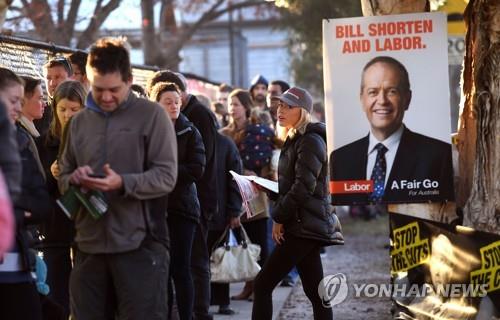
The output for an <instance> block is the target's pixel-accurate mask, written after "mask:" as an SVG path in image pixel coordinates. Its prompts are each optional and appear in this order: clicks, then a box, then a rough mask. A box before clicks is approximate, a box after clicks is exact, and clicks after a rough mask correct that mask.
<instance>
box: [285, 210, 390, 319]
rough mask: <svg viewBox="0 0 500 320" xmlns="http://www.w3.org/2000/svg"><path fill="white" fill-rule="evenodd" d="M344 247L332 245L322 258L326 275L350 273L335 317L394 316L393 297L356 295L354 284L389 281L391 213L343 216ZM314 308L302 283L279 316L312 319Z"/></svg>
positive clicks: (369, 317)
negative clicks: (370, 217) (369, 217)
mask: <svg viewBox="0 0 500 320" xmlns="http://www.w3.org/2000/svg"><path fill="white" fill-rule="evenodd" d="M340 218H341V222H342V226H343V233H344V238H345V245H344V246H332V247H328V248H327V250H326V253H327V254H326V257H324V258H323V268H324V274H325V275H334V274H337V273H343V274H345V275H346V276H347V282H348V287H349V292H348V296H347V298H346V300H345V301H344V302H342V303H340V304H338V305H336V306H334V307H333V315H334V319H340V320H351V319H352V320H359V319H376V320H385V319H391V316H390V307H391V301H390V298H379V297H375V298H369V297H366V296H364V297H354V292H355V290H354V287H353V283H355V284H358V285H361V284H379V283H386V284H389V283H390V258H389V249H388V248H387V247H385V246H387V245H388V244H389V221H388V216H387V215H385V216H382V217H378V218H377V219H374V220H370V221H364V220H361V219H359V218H358V219H353V218H350V217H349V216H342V217H340ZM312 317H313V316H312V307H311V304H310V302H309V300H308V299H307V297H306V296H305V294H304V291H303V290H302V285H301V283H300V281H299V283H298V284H297V285H296V286H295V288H294V289H293V291H292V293H291V294H290V296H289V297H288V300H287V301H286V303H285V305H284V307H283V308H282V310H281V312H280V314H279V316H278V319H284V320H285V319H286V320H290V319H292V320H293V319H300V320H305V319H312Z"/></svg>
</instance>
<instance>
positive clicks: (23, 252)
mask: <svg viewBox="0 0 500 320" xmlns="http://www.w3.org/2000/svg"><path fill="white" fill-rule="evenodd" d="M23 89H24V88H23V81H22V80H21V79H20V78H19V77H18V76H17V75H16V74H15V73H14V72H12V71H11V70H9V69H6V68H0V100H2V102H3V103H4V104H5V105H6V107H7V112H8V115H9V118H10V120H11V123H12V124H14V123H15V121H16V120H17V119H18V117H19V114H20V112H21V101H22V99H23V91H24V90H23ZM16 138H17V144H18V147H19V153H20V156H21V165H22V178H21V194H20V195H19V197H18V198H17V199H16V200H15V201H14V215H15V219H16V238H15V242H14V246H13V247H12V248H10V249H9V252H7V253H6V254H5V255H4V256H3V257H2V259H3V261H2V264H0V313H1V316H2V319H20V320H21V319H22V320H38V319H42V305H41V301H40V297H39V295H38V292H37V289H36V287H35V279H33V277H32V275H31V273H32V272H33V271H34V267H35V254H36V253H35V252H34V251H33V250H32V249H31V248H32V247H33V245H34V244H35V240H34V239H33V236H32V233H31V232H30V230H31V229H30V228H31V227H33V226H35V225H37V224H39V223H40V222H42V221H43V220H44V219H45V218H46V217H47V216H48V214H49V212H50V210H51V204H50V199H49V194H48V192H47V189H46V187H45V177H44V174H43V172H42V170H41V164H40V163H39V160H38V151H37V150H36V146H35V142H34V141H33V138H32V137H31V136H30V134H29V133H28V132H27V131H25V130H24V128H23V127H22V126H21V125H19V124H18V125H17V126H16Z"/></svg>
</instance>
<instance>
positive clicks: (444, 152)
mask: <svg viewBox="0 0 500 320" xmlns="http://www.w3.org/2000/svg"><path fill="white" fill-rule="evenodd" d="M368 143H369V137H368V136H366V137H364V138H362V139H359V140H357V141H354V142H352V143H350V144H348V145H345V146H343V147H341V148H339V149H337V150H334V151H333V152H332V154H331V155H330V177H331V180H332V181H342V180H368V179H370V177H366V165H367V162H368ZM427 179H428V180H430V181H437V182H438V183H439V186H438V187H437V188H436V187H434V186H428V187H425V186H424V180H426V181H427ZM414 182H417V183H418V182H420V183H419V185H418V186H417V185H416V183H414ZM435 190H438V191H439V192H436V191H435ZM368 195H369V193H357V194H333V195H332V201H333V204H367V203H368ZM453 199H454V192H453V168H452V161H451V145H450V144H448V143H445V142H442V141H440V140H437V139H433V138H430V137H426V136H424V135H421V134H418V133H415V132H412V131H410V130H408V129H407V128H405V129H404V131H403V135H402V136H401V141H400V143H399V147H398V150H397V152H396V157H395V159H394V163H393V165H392V168H391V172H390V173H389V179H388V181H387V184H386V187H385V192H384V197H383V198H382V201H383V202H385V203H398V202H403V203H412V202H425V201H442V200H453Z"/></svg>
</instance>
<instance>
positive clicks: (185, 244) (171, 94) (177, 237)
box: [151, 82, 215, 320]
mask: <svg viewBox="0 0 500 320" xmlns="http://www.w3.org/2000/svg"><path fill="white" fill-rule="evenodd" d="M180 93H181V92H180V90H179V87H177V85H176V84H173V83H170V82H159V83H157V84H155V86H154V87H153V89H152V92H151V99H152V100H153V101H156V102H158V103H159V104H160V105H161V106H162V107H163V109H165V111H166V113H167V114H168V116H169V117H170V119H172V121H173V123H174V126H175V133H176V135H177V161H178V173H177V183H176V184H175V188H174V190H172V192H171V193H170V194H169V196H168V209H167V212H168V218H167V224H168V230H169V235H170V275H171V276H172V278H173V280H174V284H175V293H176V301H177V309H178V311H179V318H180V319H181V320H184V319H191V317H192V313H193V306H194V287H193V281H192V277H191V248H192V246H193V241H194V234H195V230H196V224H197V223H198V220H199V218H200V202H199V201H198V193H197V190H196V185H195V182H196V181H197V180H198V179H200V178H201V176H202V175H203V171H204V170H205V161H206V159H205V146H204V145H203V140H202V138H201V134H200V132H199V131H198V130H197V129H196V127H195V126H194V125H193V123H191V122H190V121H189V120H188V118H187V117H186V116H184V115H183V114H182V113H180V110H181V109H180V108H181V97H180ZM214 190H215V188H214ZM169 285H170V281H169ZM171 292H172V290H171V288H169V293H171ZM169 301H172V299H169Z"/></svg>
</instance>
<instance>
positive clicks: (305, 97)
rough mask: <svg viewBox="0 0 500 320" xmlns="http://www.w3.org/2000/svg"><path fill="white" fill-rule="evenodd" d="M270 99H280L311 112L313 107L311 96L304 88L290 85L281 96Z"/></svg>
mask: <svg viewBox="0 0 500 320" xmlns="http://www.w3.org/2000/svg"><path fill="white" fill-rule="evenodd" d="M271 99H272V100H280V101H282V102H284V103H286V104H287V105H289V106H291V107H300V108H302V109H305V110H306V111H307V112H309V113H311V111H312V107H313V101H312V97H311V95H310V94H309V92H307V91H306V90H305V89H302V88H299V87H291V88H290V89H288V90H287V91H285V92H284V93H283V94H282V95H281V96H277V97H272V98H271Z"/></svg>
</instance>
